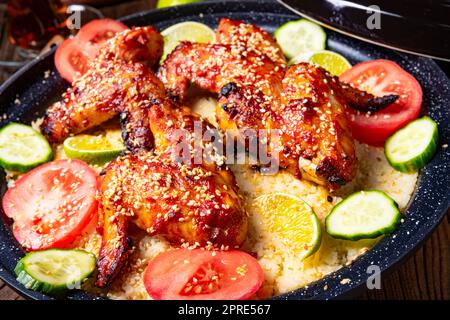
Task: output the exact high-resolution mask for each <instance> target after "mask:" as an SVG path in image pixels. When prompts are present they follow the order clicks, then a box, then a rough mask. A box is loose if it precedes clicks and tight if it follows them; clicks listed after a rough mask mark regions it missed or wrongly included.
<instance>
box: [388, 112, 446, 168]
mask: <svg viewBox="0 0 450 320" xmlns="http://www.w3.org/2000/svg"><path fill="white" fill-rule="evenodd" d="M438 141H439V134H438V126H437V124H436V122H434V121H433V120H432V119H431V118H430V117H423V118H420V119H417V120H414V121H413V122H411V123H409V124H408V125H406V126H405V127H403V128H402V129H400V130H399V131H397V132H396V133H394V135H392V136H391V137H390V138H389V139H388V140H387V141H386V143H385V147H384V153H385V155H386V158H387V160H388V161H389V163H390V164H391V166H392V167H393V168H394V169H396V170H398V171H401V172H415V171H418V170H419V169H421V168H423V167H425V165H426V164H427V163H428V162H429V161H430V160H431V159H432V158H433V156H434V154H435V153H436V149H437V145H438Z"/></svg>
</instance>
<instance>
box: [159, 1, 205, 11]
mask: <svg viewBox="0 0 450 320" xmlns="http://www.w3.org/2000/svg"><path fill="white" fill-rule="evenodd" d="M200 1H201V0H158V3H157V4H156V8H158V9H161V8H166V7H172V6H179V5H182V4H189V3H195V2H200Z"/></svg>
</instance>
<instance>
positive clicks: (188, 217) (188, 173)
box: [97, 104, 247, 287]
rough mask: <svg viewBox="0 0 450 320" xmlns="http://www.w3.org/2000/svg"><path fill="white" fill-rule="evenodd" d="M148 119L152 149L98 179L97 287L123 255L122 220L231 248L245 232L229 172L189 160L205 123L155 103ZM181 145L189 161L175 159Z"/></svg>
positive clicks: (174, 238)
mask: <svg viewBox="0 0 450 320" xmlns="http://www.w3.org/2000/svg"><path fill="white" fill-rule="evenodd" d="M149 121H150V123H151V128H152V132H153V135H154V137H155V146H156V150H155V152H154V153H150V152H145V151H142V152H139V153H136V154H132V155H126V156H123V157H120V158H118V159H117V160H115V161H114V162H112V163H111V164H110V165H109V167H108V169H107V170H106V174H105V177H104V179H103V183H102V186H101V199H102V211H103V215H104V217H103V219H104V227H105V231H106V232H104V238H103V245H102V250H101V253H100V258H99V276H98V279H97V285H99V286H101V287H103V286H106V285H108V283H109V282H110V280H111V279H112V278H113V277H114V275H115V273H116V272H117V271H118V270H119V269H120V266H121V265H122V263H123V262H124V260H125V258H126V250H125V251H124V249H123V248H126V247H127V246H128V243H127V240H126V229H127V223H128V222H127V221H132V222H133V223H135V224H136V225H137V226H138V227H139V228H141V229H143V230H146V231H147V232H148V233H149V234H150V235H158V234H159V235H164V236H165V237H166V238H167V239H168V240H169V241H171V242H172V243H175V244H186V245H200V246H210V247H211V248H213V247H218V248H225V247H228V246H229V247H235V246H239V245H240V244H241V243H242V242H243V241H244V240H245V237H246V235H247V216H246V213H245V211H244V210H243V209H242V207H241V199H240V198H239V195H238V188H237V185H236V182H235V180H234V176H233V174H232V173H231V171H230V170H229V169H228V168H226V167H225V166H218V165H216V164H214V163H210V164H206V163H204V162H200V163H199V164H197V163H195V159H194V157H195V153H194V144H195V141H194V137H193V134H194V130H195V129H194V128H195V126H196V125H199V126H200V128H201V131H200V132H204V130H208V127H211V128H212V126H211V125H209V124H208V123H207V122H205V121H204V120H202V119H201V118H200V117H198V116H196V115H194V114H192V113H191V111H190V110H188V109H173V108H169V107H167V106H164V105H161V104H159V105H154V106H153V107H152V108H151V109H150V111H149ZM180 131H181V132H180ZM180 145H181V146H183V145H184V146H187V155H186V156H187V158H188V159H182V158H180V157H182V156H183V155H182V154H180V152H179V151H182V150H181V149H180V150H178V149H177V148H178V147H179V146H180ZM181 160H182V161H181ZM118 244H119V245H118Z"/></svg>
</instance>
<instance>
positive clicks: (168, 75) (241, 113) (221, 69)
mask: <svg viewBox="0 0 450 320" xmlns="http://www.w3.org/2000/svg"><path fill="white" fill-rule="evenodd" d="M222 30H226V28H223V29H222ZM219 31H220V30H219ZM224 33H226V32H225V31H222V34H220V35H218V39H225V41H226V44H199V43H190V42H185V43H182V44H181V45H179V46H178V47H177V48H176V49H175V50H174V51H173V52H172V53H171V55H170V56H169V57H168V58H167V60H166V61H165V62H164V64H163V66H162V67H161V69H160V70H159V77H160V79H161V80H162V81H163V83H164V84H165V86H166V90H167V93H168V95H169V96H170V97H172V98H175V100H177V101H180V102H182V101H183V99H184V98H185V95H186V91H187V88H188V85H189V83H190V82H191V83H195V84H197V85H198V86H200V87H201V88H203V89H206V90H209V91H211V92H214V93H218V94H219V102H218V106H217V110H216V117H217V121H218V123H219V126H220V128H221V129H223V130H227V129H228V130H231V131H232V132H237V134H236V138H237V139H239V140H243V139H242V137H240V135H241V134H242V132H244V130H245V129H248V128H251V129H256V130H260V129H265V130H268V131H269V132H270V131H272V130H274V129H276V130H278V131H279V133H280V134H279V135H280V143H277V144H275V143H271V141H270V139H269V141H268V147H267V149H268V152H269V153H272V156H276V155H277V157H278V159H279V160H278V161H279V165H280V166H281V167H282V168H286V169H287V170H289V171H290V172H292V173H293V174H295V175H298V176H301V174H303V177H304V178H306V179H309V180H312V181H314V182H316V183H319V184H322V185H326V186H327V187H328V188H329V189H330V190H336V189H338V188H339V187H340V186H342V185H344V184H345V183H347V182H349V181H350V180H352V178H353V177H354V175H355V174H356V166H357V159H356V156H355V150H354V142H353V140H352V138H351V133H350V131H349V128H348V124H347V121H346V117H345V109H346V108H348V107H351V108H356V109H358V110H361V111H371V112H374V111H377V110H379V109H381V108H383V107H385V106H387V105H389V104H391V103H393V102H394V101H395V100H396V99H397V96H385V97H381V98H379V97H374V96H373V95H371V94H368V93H366V92H363V91H360V90H357V89H354V88H352V87H350V86H348V85H346V84H343V83H341V82H339V80H338V79H337V78H336V77H333V76H331V75H330V74H329V73H327V72H326V71H325V70H323V69H321V68H320V67H317V66H314V65H312V64H308V63H302V64H299V65H296V66H292V67H290V68H288V69H286V68H284V67H283V66H282V65H281V64H280V63H278V62H276V61H274V59H273V57H272V59H271V58H269V56H268V55H266V54H261V53H259V54H257V53H255V46H252V47H251V48H250V49H247V50H245V47H244V45H243V43H245V40H242V39H240V40H239V41H238V40H230V38H231V39H232V38H233V37H241V38H242V37H244V35H241V34H240V33H237V35H234V36H233V34H231V35H230V37H227V36H225V35H224ZM247 37H250V35H247ZM235 43H237V45H234V44H235ZM260 48H261V49H260V50H259V52H266V53H267V52H271V51H270V50H268V49H267V47H266V46H265V45H260ZM275 60H276V59H275ZM237 129H241V130H239V131H238V130H237Z"/></svg>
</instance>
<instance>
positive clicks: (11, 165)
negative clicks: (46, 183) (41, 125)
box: [0, 122, 53, 173]
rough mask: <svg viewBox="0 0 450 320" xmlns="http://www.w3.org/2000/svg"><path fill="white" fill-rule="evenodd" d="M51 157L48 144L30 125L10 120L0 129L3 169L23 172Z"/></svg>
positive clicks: (0, 154)
mask: <svg viewBox="0 0 450 320" xmlns="http://www.w3.org/2000/svg"><path fill="white" fill-rule="evenodd" d="M52 158H53V152H52V148H51V147H50V144H49V143H48V141H47V140H46V139H45V138H44V136H43V135H42V134H40V133H39V132H37V131H36V130H34V129H33V128H32V127H30V126H26V125H24V124H20V123H14V122H11V123H9V124H7V125H6V126H4V127H3V128H2V129H1V130H0V166H2V167H3V168H4V169H6V170H10V171H19V172H22V173H25V172H27V171H29V170H31V169H33V168H34V167H37V166H38V165H40V164H43V163H45V162H48V161H50V160H52Z"/></svg>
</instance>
